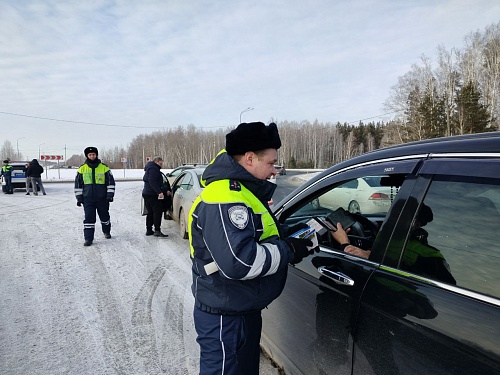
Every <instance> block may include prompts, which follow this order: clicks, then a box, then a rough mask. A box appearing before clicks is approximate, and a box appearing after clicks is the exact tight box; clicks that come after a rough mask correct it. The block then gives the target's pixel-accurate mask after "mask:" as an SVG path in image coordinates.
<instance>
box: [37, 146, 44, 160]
mask: <svg viewBox="0 0 500 375" xmlns="http://www.w3.org/2000/svg"><path fill="white" fill-rule="evenodd" d="M44 144H45V143H40V144H39V145H38V160H40V146H43V145H44Z"/></svg>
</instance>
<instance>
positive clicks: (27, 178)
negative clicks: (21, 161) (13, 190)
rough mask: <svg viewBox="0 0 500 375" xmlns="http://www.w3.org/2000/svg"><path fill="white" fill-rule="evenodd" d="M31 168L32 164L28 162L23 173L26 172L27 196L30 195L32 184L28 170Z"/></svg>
mask: <svg viewBox="0 0 500 375" xmlns="http://www.w3.org/2000/svg"><path fill="white" fill-rule="evenodd" d="M29 167H30V162H27V163H26V164H25V165H24V168H23V172H24V177H25V178H26V195H30V184H31V178H30V176H29V175H28V168H29Z"/></svg>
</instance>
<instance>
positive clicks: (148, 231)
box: [146, 229, 155, 236]
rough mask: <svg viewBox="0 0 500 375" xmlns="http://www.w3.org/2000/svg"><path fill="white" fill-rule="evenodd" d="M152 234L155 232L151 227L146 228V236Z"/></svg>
mask: <svg viewBox="0 0 500 375" xmlns="http://www.w3.org/2000/svg"><path fill="white" fill-rule="evenodd" d="M153 234H155V232H153V230H152V229H146V236H152V235H153Z"/></svg>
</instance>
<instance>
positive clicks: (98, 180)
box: [75, 147, 115, 246]
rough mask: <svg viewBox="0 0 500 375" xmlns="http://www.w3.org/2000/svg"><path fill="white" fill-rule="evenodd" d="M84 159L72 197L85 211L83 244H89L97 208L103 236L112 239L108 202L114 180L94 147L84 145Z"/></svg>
mask: <svg viewBox="0 0 500 375" xmlns="http://www.w3.org/2000/svg"><path fill="white" fill-rule="evenodd" d="M83 152H84V154H85V156H86V157H87V159H86V160H85V163H83V164H82V165H81V166H80V168H78V171H77V173H76V178H75V197H76V205H77V206H81V205H82V204H83V209H84V211H85V219H84V220H83V236H84V237H85V242H84V243H83V246H90V245H92V242H93V241H94V232H95V222H96V211H97V214H98V215H99V219H100V220H101V227H102V232H103V233H104V238H106V239H109V238H111V220H110V217H109V203H110V202H113V198H114V196H115V179H114V177H113V174H112V173H111V170H110V169H109V167H108V166H107V165H106V164H104V163H101V160H100V159H98V158H97V155H98V150H97V148H96V147H87V148H86V149H85V150H84V151H83Z"/></svg>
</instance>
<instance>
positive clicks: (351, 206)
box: [285, 175, 404, 250]
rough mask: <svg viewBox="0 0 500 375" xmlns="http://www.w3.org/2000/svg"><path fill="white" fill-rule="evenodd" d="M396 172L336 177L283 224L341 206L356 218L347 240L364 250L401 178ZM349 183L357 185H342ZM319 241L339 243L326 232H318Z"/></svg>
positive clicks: (335, 244) (299, 220)
mask: <svg viewBox="0 0 500 375" xmlns="http://www.w3.org/2000/svg"><path fill="white" fill-rule="evenodd" d="M395 176H396V175H395ZM397 176H398V177H397V178H394V177H391V176H390V175H377V176H365V177H362V178H354V179H349V180H344V181H339V182H338V183H337V184H335V185H332V186H330V187H328V188H325V189H323V190H322V191H320V194H319V195H313V196H311V197H310V198H309V199H307V200H306V201H305V202H304V203H305V204H302V205H301V206H300V208H299V209H297V210H296V211H295V212H293V213H292V214H291V215H290V216H289V217H288V219H287V220H286V221H285V224H287V225H288V226H292V225H294V224H296V223H297V222H306V221H307V220H308V219H309V218H311V217H313V216H316V217H326V216H328V215H330V214H331V213H332V212H333V211H335V210H338V209H339V208H341V209H344V210H345V211H348V212H349V214H350V215H351V216H353V217H354V219H355V220H356V223H355V224H354V225H353V226H352V227H351V229H350V232H349V235H350V238H351V244H354V245H356V246H358V247H361V248H363V249H365V250H368V249H370V248H371V246H372V244H373V242H374V240H375V237H376V235H377V233H378V229H379V228H380V226H381V225H382V223H383V221H384V220H385V217H386V215H387V212H388V211H389V209H390V208H391V205H392V203H393V202H394V200H395V197H396V195H397V193H398V191H399V187H400V185H401V183H402V181H403V180H404V178H401V177H400V176H399V175H397ZM364 179H369V180H370V181H378V183H377V184H374V186H370V185H369V184H367V183H366V182H364ZM352 186H357V188H356V189H353V188H346V187H352ZM320 243H321V244H322V245H324V246H328V247H333V248H338V246H339V244H337V243H336V242H335V240H333V238H331V235H330V234H329V233H326V234H324V235H322V237H321V238H320Z"/></svg>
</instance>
